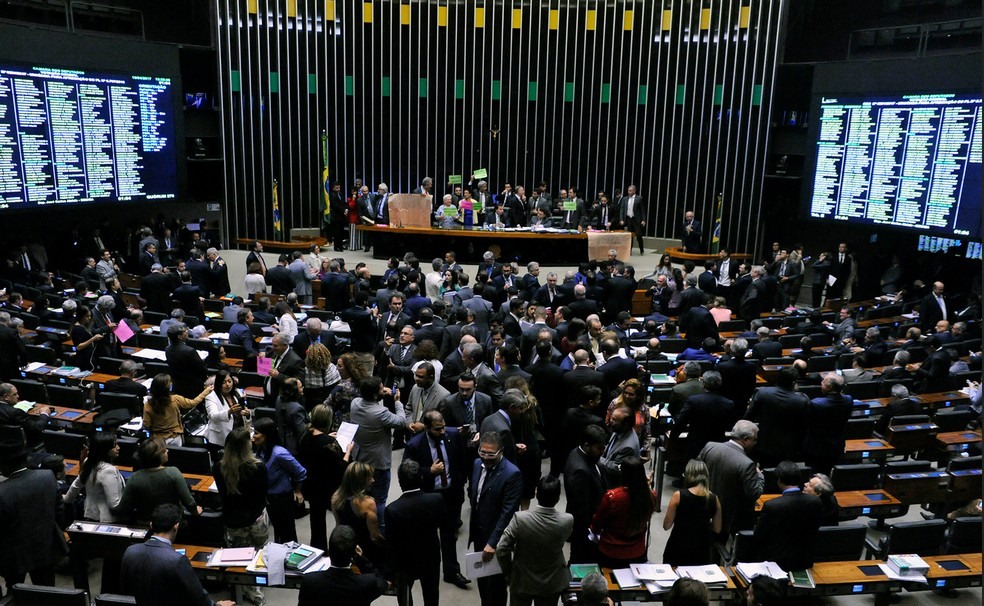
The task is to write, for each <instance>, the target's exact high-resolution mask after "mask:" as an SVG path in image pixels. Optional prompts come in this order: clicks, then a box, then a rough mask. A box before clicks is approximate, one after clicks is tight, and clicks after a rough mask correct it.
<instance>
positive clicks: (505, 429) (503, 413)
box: [479, 389, 526, 463]
mask: <svg viewBox="0 0 984 606" xmlns="http://www.w3.org/2000/svg"><path fill="white" fill-rule="evenodd" d="M525 406H526V396H524V395H523V392H521V391H519V390H518V389H507V390H506V392H505V393H503V394H502V398H501V399H500V400H499V410H497V411H495V412H493V413H492V414H490V415H489V416H487V417H485V420H484V421H482V425H481V429H480V430H479V433H480V434H481V435H485V434H486V433H488V432H490V431H494V432H496V433H497V434H499V439H500V440H501V442H502V451H503V453H504V454H505V456H506V458H507V459H509V460H510V461H511V462H513V463H515V462H516V461H517V460H519V457H520V456H523V455H524V454H525V453H526V445H525V444H517V443H516V437H515V435H514V434H513V431H512V424H513V421H514V420H515V419H517V418H518V417H519V416H520V415H521V414H523V409H524V407H525Z"/></svg>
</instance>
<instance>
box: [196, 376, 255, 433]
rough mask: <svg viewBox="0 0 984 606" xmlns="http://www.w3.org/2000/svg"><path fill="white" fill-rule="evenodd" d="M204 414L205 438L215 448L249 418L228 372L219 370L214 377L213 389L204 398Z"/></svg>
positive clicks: (243, 402)
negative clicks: (205, 420) (206, 421)
mask: <svg viewBox="0 0 984 606" xmlns="http://www.w3.org/2000/svg"><path fill="white" fill-rule="evenodd" d="M205 413H206V415H207V416H208V426H207V427H206V428H205V438H206V439H208V441H209V443H210V444H215V445H216V446H223V445H224V444H225V440H226V436H228V435H229V432H231V431H232V430H233V428H234V427H236V426H237V425H238V426H242V425H243V424H244V422H245V420H246V419H247V418H248V417H249V409H248V408H246V402H245V401H244V400H243V398H242V396H240V395H239V392H237V391H236V383H235V381H234V380H233V378H232V375H231V374H229V371H227V370H220V371H219V372H218V374H216V375H215V389H214V390H213V391H212V393H210V394H208V397H206V398H205Z"/></svg>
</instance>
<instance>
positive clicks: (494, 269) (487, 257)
mask: <svg viewBox="0 0 984 606" xmlns="http://www.w3.org/2000/svg"><path fill="white" fill-rule="evenodd" d="M482 273H484V274H485V275H486V276H487V277H488V279H489V280H491V279H492V278H495V277H496V276H498V275H499V274H501V273H502V263H499V262H497V261H496V260H495V254H494V253H492V252H491V251H485V253H483V254H482V262H481V263H479V265H478V272H477V273H476V275H475V281H476V282H477V281H478V274H482Z"/></svg>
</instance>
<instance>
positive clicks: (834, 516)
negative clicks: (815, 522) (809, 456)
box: [803, 473, 840, 526]
mask: <svg viewBox="0 0 984 606" xmlns="http://www.w3.org/2000/svg"><path fill="white" fill-rule="evenodd" d="M803 492H804V493H806V494H812V495H814V496H817V497H820V503H821V504H822V505H823V509H822V510H821V512H820V525H821V526H837V525H838V524H839V523H840V518H839V516H840V504H839V503H837V496H836V495H835V494H834V484H833V482H831V481H830V478H829V477H828V476H827V474H823V473H815V474H813V477H812V478H810V479H809V480H807V482H806V484H803Z"/></svg>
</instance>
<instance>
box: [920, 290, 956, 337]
mask: <svg viewBox="0 0 984 606" xmlns="http://www.w3.org/2000/svg"><path fill="white" fill-rule="evenodd" d="M943 288H944V287H943V283H942V282H933V291H932V292H930V293H929V294H928V295H926V296H925V297H923V298H922V299H920V301H919V328H920V329H921V330H922V332H923V334H927V333H929V331H930V329H932V328H934V327H935V326H936V323H937V322H939V321H940V320H949V319H950V315H951V313H950V310H949V309H948V307H947V301H946V299H945V298H944V296H943Z"/></svg>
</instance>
